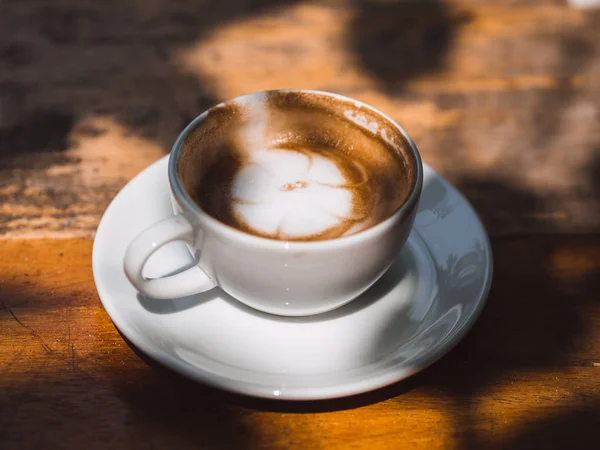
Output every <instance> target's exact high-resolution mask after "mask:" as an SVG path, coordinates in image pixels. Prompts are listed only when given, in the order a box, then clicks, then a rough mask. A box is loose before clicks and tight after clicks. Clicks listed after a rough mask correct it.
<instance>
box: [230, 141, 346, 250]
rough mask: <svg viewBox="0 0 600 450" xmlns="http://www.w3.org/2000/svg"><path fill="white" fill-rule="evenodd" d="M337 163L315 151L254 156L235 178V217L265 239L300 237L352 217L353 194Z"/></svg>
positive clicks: (272, 151)
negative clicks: (263, 235) (267, 236)
mask: <svg viewBox="0 0 600 450" xmlns="http://www.w3.org/2000/svg"><path fill="white" fill-rule="evenodd" d="M347 184H348V183H347V180H346V179H345V177H344V175H343V174H342V172H341V171H340V169H339V168H338V167H337V165H336V164H335V163H334V162H333V161H332V160H330V159H328V158H327V157H325V156H322V155H319V154H318V153H312V152H311V153H308V154H307V153H303V152H299V151H295V150H287V149H269V150H260V151H255V152H252V154H251V157H250V161H249V163H248V164H247V165H246V166H245V167H243V168H242V169H241V170H240V172H238V174H237V175H236V177H235V178H234V180H233V186H232V188H233V199H234V204H233V209H234V213H235V214H236V216H237V217H238V220H241V221H242V222H243V223H245V224H246V225H247V226H248V227H250V228H252V229H254V230H256V231H258V232H260V233H263V234H265V235H269V236H278V237H280V238H290V239H293V238H303V237H309V236H312V235H315V234H320V233H323V232H326V231H327V230H329V229H331V228H333V227H336V226H338V225H341V224H342V223H343V222H344V221H345V220H346V219H350V218H352V212H353V193H352V191H351V190H350V189H347V188H346V187H345V186H346V185H347Z"/></svg>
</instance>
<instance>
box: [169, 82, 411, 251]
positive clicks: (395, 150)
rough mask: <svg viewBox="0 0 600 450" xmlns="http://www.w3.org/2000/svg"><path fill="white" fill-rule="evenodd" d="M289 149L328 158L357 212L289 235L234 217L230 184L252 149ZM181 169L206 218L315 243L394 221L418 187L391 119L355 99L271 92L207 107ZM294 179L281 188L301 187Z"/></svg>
mask: <svg viewBox="0 0 600 450" xmlns="http://www.w3.org/2000/svg"><path fill="white" fill-rule="evenodd" d="M268 149H285V150H290V151H296V152H301V153H302V154H304V155H306V156H307V157H308V159H309V161H310V159H311V157H312V156H313V155H319V156H321V157H326V158H327V159H329V160H330V161H331V162H333V163H334V164H335V165H336V166H337V168H338V169H339V171H340V172H341V173H342V175H343V177H344V179H345V183H344V184H343V185H338V186H337V187H340V188H344V189H347V190H349V191H351V193H352V213H351V214H350V215H349V216H347V217H340V218H339V223H338V224H337V225H335V226H332V227H330V228H328V229H327V230H325V231H323V232H319V233H317V234H311V235H306V236H302V237H301V238H298V237H290V236H289V235H285V234H284V233H281V232H279V231H277V232H275V233H263V232H261V231H259V230H256V229H254V228H252V227H250V226H249V224H247V223H246V222H245V221H244V220H243V219H242V218H241V217H240V215H239V214H237V213H236V211H235V208H234V203H235V201H236V199H235V196H234V194H233V190H232V186H233V181H234V179H235V176H236V174H238V173H239V171H240V170H242V169H243V168H244V167H246V166H247V165H248V164H251V156H252V152H253V151H257V150H268ZM180 152H181V153H180V156H179V160H178V164H177V171H178V176H179V178H180V180H181V181H182V184H183V188H184V190H185V191H186V193H187V194H188V195H189V196H190V197H191V199H192V200H193V201H194V202H195V203H196V204H197V205H198V206H199V207H200V209H202V210H203V211H205V212H206V213H207V214H209V215H211V216H212V217H213V218H215V219H217V220H219V221H220V222H222V223H225V224H226V225H229V226H231V227H234V228H236V229H238V230H241V231H244V232H247V233H249V234H253V235H257V236H261V237H266V238H271V239H279V240H296V241H314V240H324V239H335V238H338V237H343V236H348V235H350V234H354V233H356V232H359V231H362V230H364V229H367V228H369V227H372V226H374V225H376V224H378V223H380V222H382V221H384V220H385V219H387V218H389V217H390V216H392V215H393V214H394V213H395V212H396V211H397V210H398V209H399V208H400V207H401V206H402V204H403V203H404V202H405V201H406V200H407V198H408V196H409V195H410V192H411V191H412V189H413V187H414V185H415V182H416V180H415V178H416V164H417V163H416V161H415V159H414V157H413V154H412V152H411V149H410V145H409V143H408V142H407V140H406V138H405V137H404V136H403V135H402V133H401V132H400V131H399V130H398V128H397V127H396V126H394V124H392V123H390V121H389V120H387V119H385V118H384V117H382V116H380V115H379V114H377V113H375V112H374V111H372V110H371V109H370V108H367V107H364V106H362V105H360V104H357V103H355V102H353V101H349V100H343V99H340V98H336V97H332V96H329V95H325V94H319V93H311V92H296V91H270V92H266V93H261V94H254V95H251V96H245V97H240V98H238V99H235V100H232V101H229V102H227V103H223V104H221V105H218V106H216V107H214V108H212V109H210V110H209V111H208V112H207V113H206V114H205V117H204V120H202V121H200V122H199V123H198V124H197V125H196V126H195V127H194V128H193V129H191V130H190V131H189V132H188V133H187V135H186V136H185V138H184V141H183V144H182V148H181V150H180ZM303 183H305V182H304V181H302V180H298V181H296V180H291V182H290V183H287V184H286V185H284V186H282V189H283V190H293V189H297V188H299V189H301V188H303V187H304V184H303Z"/></svg>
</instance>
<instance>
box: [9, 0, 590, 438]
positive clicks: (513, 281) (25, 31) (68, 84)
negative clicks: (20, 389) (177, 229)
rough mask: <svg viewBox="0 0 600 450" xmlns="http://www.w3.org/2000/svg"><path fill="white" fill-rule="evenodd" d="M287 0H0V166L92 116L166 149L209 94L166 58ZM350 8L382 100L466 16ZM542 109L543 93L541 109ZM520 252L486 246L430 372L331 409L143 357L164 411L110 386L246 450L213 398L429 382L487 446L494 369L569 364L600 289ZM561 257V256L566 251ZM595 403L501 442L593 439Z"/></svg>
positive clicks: (33, 160)
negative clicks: (468, 319)
mask: <svg viewBox="0 0 600 450" xmlns="http://www.w3.org/2000/svg"><path fill="white" fill-rule="evenodd" d="M296 2H297V0H288V1H276V0H257V1H252V2H247V1H242V0H239V1H236V2H227V3H223V2H217V1H206V2H204V3H203V4H202V7H195V5H197V3H196V2H192V1H182V2H170V1H166V0H159V1H157V2H152V4H151V5H149V4H148V2H145V1H141V0H136V1H133V2H113V3H109V4H104V3H102V4H100V3H98V2H91V1H86V2H80V1H75V0H73V1H72V2H68V1H67V2H61V3H60V4H53V5H44V6H38V5H34V4H29V3H22V4H19V5H18V6H16V4H14V3H13V4H11V5H7V4H4V5H3V6H2V7H1V8H2V11H1V13H0V37H2V38H1V39H0V42H2V44H0V58H1V59H2V61H3V63H4V64H5V65H4V66H3V68H2V69H0V162H1V163H2V167H3V169H10V168H20V167H40V166H44V165H45V164H56V161H57V160H56V158H55V156H53V158H52V159H50V158H45V157H44V156H43V155H44V154H45V153H55V152H60V151H62V150H65V149H67V147H68V145H69V143H68V136H69V134H70V133H71V131H72V128H73V126H74V124H75V123H77V122H78V121H79V120H80V119H81V118H83V117H86V116H88V115H93V114H110V115H114V116H115V117H116V118H117V119H118V120H119V121H121V122H122V123H123V124H125V125H126V126H128V127H129V128H130V129H131V130H132V132H134V133H140V134H142V135H144V136H146V137H149V138H151V139H154V140H156V141H157V142H158V143H160V144H161V145H163V146H164V148H165V149H167V148H168V147H169V145H170V144H171V143H172V142H173V140H174V138H175V136H176V134H177V133H178V132H179V131H180V130H181V129H182V127H183V126H184V125H185V124H186V123H187V122H189V120H190V119H191V118H192V117H194V116H195V115H196V114H197V113H198V112H199V111H202V110H204V109H205V108H207V107H208V106H210V105H212V104H214V103H215V102H217V101H220V100H222V99H219V98H217V96H216V94H215V93H214V92H212V90H211V89H210V87H208V86H207V84H206V83H205V80H202V79H198V78H196V77H193V76H191V75H186V74H183V73H181V72H180V71H179V69H178V68H177V67H175V66H174V65H173V63H172V61H171V59H170V58H171V56H172V55H173V54H174V53H176V52H177V51H178V50H180V49H182V48H185V47H186V46H188V45H189V44H191V43H193V42H196V41H197V40H199V39H201V38H202V37H203V36H205V35H207V34H208V33H210V32H212V31H214V30H215V29H217V28H218V27H219V26H221V25H224V24H227V23H230V22H232V21H235V20H240V19H242V18H245V17H252V16H255V15H257V14H262V13H267V12H271V11H274V10H276V9H279V8H282V7H284V6H285V5H290V4H295V3H296ZM353 4H354V6H355V7H356V9H357V14H356V15H355V16H354V19H353V21H352V25H351V28H350V29H349V30H348V36H347V38H348V42H349V45H350V47H351V48H352V49H353V51H354V52H355V53H356V57H357V60H358V61H359V62H360V64H361V65H362V66H363V67H364V68H365V69H366V70H367V71H368V72H369V73H370V74H371V75H372V76H373V77H374V78H375V79H376V80H378V81H379V83H380V84H381V87H382V88H383V89H385V90H387V91H388V92H402V88H403V85H404V84H405V83H406V82H407V81H408V80H410V79H412V78H416V77H419V76H422V75H423V74H430V73H433V72H436V71H438V70H440V69H442V68H443V66H444V64H445V59H446V55H447V54H448V52H449V50H450V49H451V47H452V42H453V38H454V34H455V27H456V26H458V25H460V24H461V23H462V22H464V21H466V20H469V17H468V16H460V17H456V16H452V15H451V14H450V13H449V12H448V10H447V7H446V6H445V4H444V3H442V2H431V3H427V4H422V3H418V2H409V3H405V2H377V1H372V2H369V1H361V0H356V1H355V2H354V3H353ZM569 39H570V40H568V41H565V46H564V47H565V49H564V51H565V53H566V54H570V53H571V51H572V49H573V46H575V47H576V48H581V49H582V51H581V52H579V53H581V55H583V56H581V55H580V56H577V55H576V56H577V58H579V59H577V61H578V64H579V65H578V66H577V67H578V69H577V70H582V69H583V68H584V67H585V64H586V58H588V59H589V57H590V56H591V55H590V54H589V48H588V47H587V46H586V45H585V43H584V44H583V47H581V46H580V45H579V44H581V42H580V40H578V39H579V38H578V37H577V36H574V37H573V36H571V37H570V38H569ZM90 44H94V45H95V46H96V47H95V48H97V49H98V50H97V52H92V53H90V51H89V48H90ZM576 53H577V52H576ZM579 53H577V54H578V55H579ZM59 61H63V62H62V63H59ZM407 61H410V64H408V63H407ZM577 67H576V68H577ZM148 74H152V75H153V76H151V77H150V76H148ZM544 102H545V100H544V99H543V98H542V100H541V105H542V108H545V107H544V105H546V103H544ZM550 104H552V105H554V104H555V103H554V102H551V103H550ZM556 117H558V116H556ZM552 120H554V119H552ZM552 120H550V119H549V122H548V124H549V125H548V126H546V127H545V131H544V133H545V134H544V138H543V139H550V138H551V137H552V133H553V132H554V133H555V132H556V130H557V129H558V126H556V125H557V123H558V122H556V121H555V122H552ZM556 120H558V119H556ZM88 131H89V132H91V133H95V132H101V130H88ZM590 168H591V172H590V173H589V174H588V176H589V177H590V179H591V180H592V182H593V184H594V189H595V191H594V192H595V195H600V181H599V180H600V157H598V158H596V160H595V161H594V162H593V164H592V166H590ZM582 176H584V175H582ZM456 181H457V184H458V186H459V187H460V188H463V189H465V191H468V192H477V191H478V190H483V191H484V192H489V193H493V192H495V191H499V192H500V191H501V192H502V195H503V196H504V198H506V202H507V210H512V209H509V206H512V205H515V204H518V205H520V206H519V208H522V210H523V211H528V212H531V211H536V210H538V209H540V208H543V202H542V201H541V200H540V199H539V198H537V197H536V196H535V195H534V194H532V193H530V192H526V191H524V190H519V189H517V188H515V187H511V186H507V185H506V184H505V183H504V182H502V181H500V180H493V179H492V180H490V179H461V180H456ZM472 200H473V202H474V203H475V206H476V207H477V206H478V205H482V204H484V202H485V201H486V197H485V195H482V196H481V197H474V198H472ZM496 219H497V218H494V220H496ZM485 220H486V218H485V217H484V221H485ZM568 242H569V243H570V244H572V245H573V248H572V249H575V250H576V249H578V248H581V249H582V248H583V247H584V246H585V243H586V242H587V240H586V239H584V238H581V239H578V238H570V239H569V240H568ZM596 242H597V240H596ZM532 245H534V246H535V247H529V246H528V241H527V239H526V238H523V239H522V240H521V241H514V240H512V239H511V240H503V239H497V240H495V241H494V253H495V266H496V272H495V277H494V283H493V288H492V292H491V295H490V298H489V301H488V305H487V306H486V308H485V310H484V312H483V314H482V317H481V319H480V320H479V322H478V323H477V324H476V325H475V327H474V329H473V331H472V332H471V333H470V335H469V336H468V337H467V338H466V339H465V341H464V342H463V343H462V344H460V345H459V346H458V347H457V348H456V349H455V350H454V351H453V352H451V353H450V354H449V355H448V356H446V357H444V358H443V359H442V360H441V361H439V362H438V363H436V364H435V365H434V366H433V367H431V368H429V369H427V370H425V371H424V372H422V373H421V374H419V375H416V376H414V377H412V378H410V379H408V380H405V381H403V382H400V383H397V384H395V385H392V386H389V387H387V388H384V389H380V390H378V391H375V392H370V393H366V394H363V395H359V396H355V397H350V398H343V399H338V400H331V401H321V402H294V403H284V402H277V401H267V400H264V401H263V400H257V399H252V398H248V397H242V396H236V395H233V394H228V393H224V392H221V391H217V390H214V389H211V388H208V387H203V386H199V385H197V384H196V383H192V382H190V381H188V380H186V379H183V378H182V377H179V376H177V375H175V374H173V373H171V372H168V371H165V370H163V369H162V368H159V367H157V366H156V364H154V363H152V362H151V361H148V363H149V364H151V365H152V366H153V367H156V369H157V371H158V372H160V373H161V374H163V375H164V379H165V381H166V386H165V388H166V389H168V392H169V395H173V396H174V397H175V398H176V404H177V406H176V407H175V406H173V408H174V410H173V411H164V412H158V411H155V410H153V408H154V406H155V404H156V402H155V401H154V399H153V398H152V396H148V393H147V392H146V391H145V390H143V389H141V388H138V387H137V386H136V384H135V382H133V383H132V384H128V385H122V386H117V387H115V389H117V390H118V393H119V395H120V396H121V399H122V400H123V401H124V402H125V403H126V404H127V405H128V407H129V409H130V410H131V411H132V414H133V415H136V416H141V417H144V418H146V419H147V422H148V423H150V424H154V425H155V427H157V428H158V427H163V428H164V429H165V430H168V429H169V426H170V425H172V426H179V427H183V428H185V430H186V432H185V433H183V435H182V437H181V439H182V440H186V439H193V438H194V437H196V436H197V433H196V431H197V430H196V429H195V428H194V426H196V424H194V420H193V419H194V418H197V419H198V420H200V419H201V417H203V416H202V414H200V413H201V412H203V411H204V412H207V411H210V412H211V413H212V414H214V421H215V422H214V424H215V426H217V424H218V422H223V423H225V424H226V427H225V428H226V429H228V430H229V431H231V433H232V434H231V435H230V436H228V437H227V438H228V439H231V444H232V445H233V446H234V447H236V448H252V445H251V443H248V442H245V443H244V442H241V441H240V442H237V441H235V436H234V434H235V430H236V429H238V428H239V429H240V430H242V434H243V433H249V434H252V431H251V430H250V431H248V430H247V428H248V427H247V425H245V424H242V423H239V422H238V420H237V418H236V417H233V416H232V411H231V410H230V408H229V407H228V406H226V405H225V404H226V403H232V404H237V405H241V406H243V407H246V408H251V409H259V410H267V411H283V412H293V413H303V412H317V411H334V410H341V409H348V408H355V407H359V406H365V405H369V404H372V403H375V402H379V401H384V400H387V401H393V402H398V403H400V404H402V402H403V401H404V399H403V396H399V397H398V395H399V394H403V393H407V392H409V391H411V390H412V389H413V388H415V387H417V386H436V387H437V388H439V389H440V390H441V392H442V393H443V395H447V396H448V397H450V398H451V399H453V401H454V403H455V408H454V409H453V410H452V411H450V412H449V413H450V414H453V418H454V419H455V420H456V429H464V430H471V431H465V434H464V435H462V436H461V437H460V440H461V445H460V448H461V449H475V448H487V447H485V445H484V444H485V443H482V442H481V440H480V439H481V437H480V436H479V435H478V434H477V432H476V431H474V430H473V428H472V427H471V426H470V425H471V424H472V422H473V421H474V418H475V417H476V414H477V411H476V400H477V395H478V394H479V393H480V392H481V391H483V390H484V389H485V388H487V387H489V386H490V385H492V384H493V383H495V382H497V381H499V380H500V379H501V378H502V375H503V374H504V373H506V372H510V373H515V372H517V373H518V371H520V370H523V371H526V370H540V369H552V368H555V367H561V366H564V365H567V364H573V363H579V364H581V363H582V362H574V361H572V360H571V359H570V357H571V354H572V353H573V352H574V350H576V349H578V348H581V345H582V344H584V343H585V340H586V337H587V336H589V334H590V331H591V330H590V329H589V328H588V327H589V323H590V322H589V321H587V320H586V318H585V317H582V316H581V311H582V309H581V308H582V305H586V304H589V303H590V302H593V301H597V300H594V299H597V298H598V297H597V296H595V297H594V295H593V294H594V293H597V292H599V291H600V274H598V273H588V274H579V275H576V276H575V275H574V278H573V279H569V278H568V276H567V275H568V274H569V273H570V272H569V270H568V269H565V274H566V275H565V276H567V278H564V279H563V278H561V277H560V270H562V269H561V268H560V267H562V266H560V264H559V265H558V266H557V267H558V268H556V267H555V268H552V267H551V264H552V262H553V261H557V260H558V259H560V257H561V256H560V255H561V254H562V253H561V252H565V251H567V250H569V251H571V250H572V249H566V248H565V247H564V246H562V245H561V244H560V242H558V241H553V240H551V239H542V240H539V239H537V240H536V241H534V243H533V244H532ZM557 258H558V259H557ZM565 258H566V261H567V262H568V258H569V256H568V254H567V256H565ZM557 264H558V263H557ZM11 300H14V299H11ZM140 356H141V357H142V358H144V357H143V355H140ZM144 359H145V360H146V361H147V359H146V358H144ZM159 384H160V383H159ZM49 388H51V386H50V387H49ZM161 395H164V394H161ZM394 397H396V398H395V399H394V400H392V399H393V398H394ZM598 407H599V405H598V403H597V402H589V403H586V404H584V405H582V406H577V405H575V406H573V411H571V412H559V413H558V414H556V415H553V416H552V415H551V416H549V417H545V418H542V419H540V420H537V421H536V422H533V423H526V424H524V425H523V428H522V429H521V430H519V431H518V432H517V433H516V434H515V435H513V436H511V437H509V438H507V440H506V441H503V442H502V443H501V444H502V446H506V447H510V448H533V447H535V446H543V444H546V445H551V444H552V445H555V444H557V443H565V444H567V443H572V442H576V443H579V442H582V441H581V440H578V437H580V436H582V435H585V436H593V433H597V426H598V415H597V412H598ZM175 409H176V410H177V411H175ZM175 412H176V413H177V414H175ZM181 412H184V413H189V415H188V416H186V423H185V424H181V423H176V422H177V421H178V419H177V417H181V416H178V414H180V413H181ZM170 413H173V415H170ZM179 429H180V428H179ZM219 429H221V428H219ZM243 430H246V431H243ZM596 435H597V434H596ZM215 439H218V437H215ZM590 439H592V438H590ZM181 443H183V444H187V445H189V444H190V442H181ZM590 448H591V447H590Z"/></svg>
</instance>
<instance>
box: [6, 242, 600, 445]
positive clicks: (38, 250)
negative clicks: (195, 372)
mask: <svg viewBox="0 0 600 450" xmlns="http://www.w3.org/2000/svg"><path fill="white" fill-rule="evenodd" d="M91 249H92V242H91V241H88V240H82V239H65V240H3V241H0V255H2V258H1V259H0V280H1V281H0V302H1V303H0V343H1V345H0V436H2V448H3V449H6V450H9V449H10V450H12V449H29V448H31V449H33V448H42V447H43V448H58V449H72V448H73V449H74V448H90V449H95V448H107V447H110V448H128V449H131V448H133V449H135V448H140V449H142V448H143V449H154V448H156V449H158V448H203V449H221V448H222V449H230V448H239V449H282V448H290V449H307V448H390V449H396V448H424V449H448V448H453V449H472V448H489V449H496V448H497V449H501V448H502V449H504V448H512V449H515V448H516V449H531V448H548V449H559V448H586V449H590V448H597V446H598V444H600V435H599V434H598V432H597V430H598V426H600V367H599V366H600V301H599V298H598V296H597V295H596V293H597V292H599V290H600V284H599V283H600V236H595V237H593V236H588V237H563V238H561V239H560V241H558V240H557V239H555V238H553V237H536V238H502V239H495V240H494V241H493V249H494V253H495V264H496V273H495V278H494V285H493V287H492V292H491V296H490V299H489V302H488V304H487V306H486V308H485V310H484V312H483V315H482V317H481V318H480V320H479V321H478V322H477V324H476V325H475V327H474V329H473V330H472V331H471V332H470V334H469V335H468V336H467V337H466V338H465V340H464V341H463V342H462V343H461V344H460V345H459V346H458V347H457V348H456V349H454V350H453V351H452V352H451V353H450V354H449V355H447V356H446V357H444V358H443V359H442V360H441V361H439V362H438V363H436V364H434V365H433V366H432V367H430V368H429V369H427V370H426V371H425V372H423V373H421V374H419V375H417V376H415V377H413V378H412V379H410V380H408V381H406V382H403V383H400V384H397V385H394V386H391V387H389V388H386V389H383V390H380V391H376V392H373V393H369V394H367V395H363V396H358V397H353V398H348V399H342V400H337V401H329V402H303V403H302V402H301V403H277V402H269V401H259V400H256V399H251V398H245V397H237V396H233V395H228V394H225V393H222V392H218V391H215V390H212V389H209V388H206V387H203V386H200V385H197V384H195V383H192V382H189V381H187V380H184V379H182V378H180V377H178V376H176V375H174V374H172V373H170V372H167V371H165V370H164V369H162V368H160V367H157V366H156V365H154V364H152V363H151V362H150V361H147V362H144V361H143V360H142V359H140V358H139V357H138V356H136V354H135V353H134V352H133V351H132V349H131V348H130V347H129V346H128V345H127V344H126V343H125V342H124V341H123V339H122V338H121V337H120V335H119V334H118V332H117V330H116V329H115V328H114V326H113V325H112V323H111V321H110V319H109V317H108V316H107V314H106V313H105V311H104V310H103V308H102V307H101V304H100V302H99V299H98V296H97V294H96V291H95V287H94V283H93V281H92V277H91Z"/></svg>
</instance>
